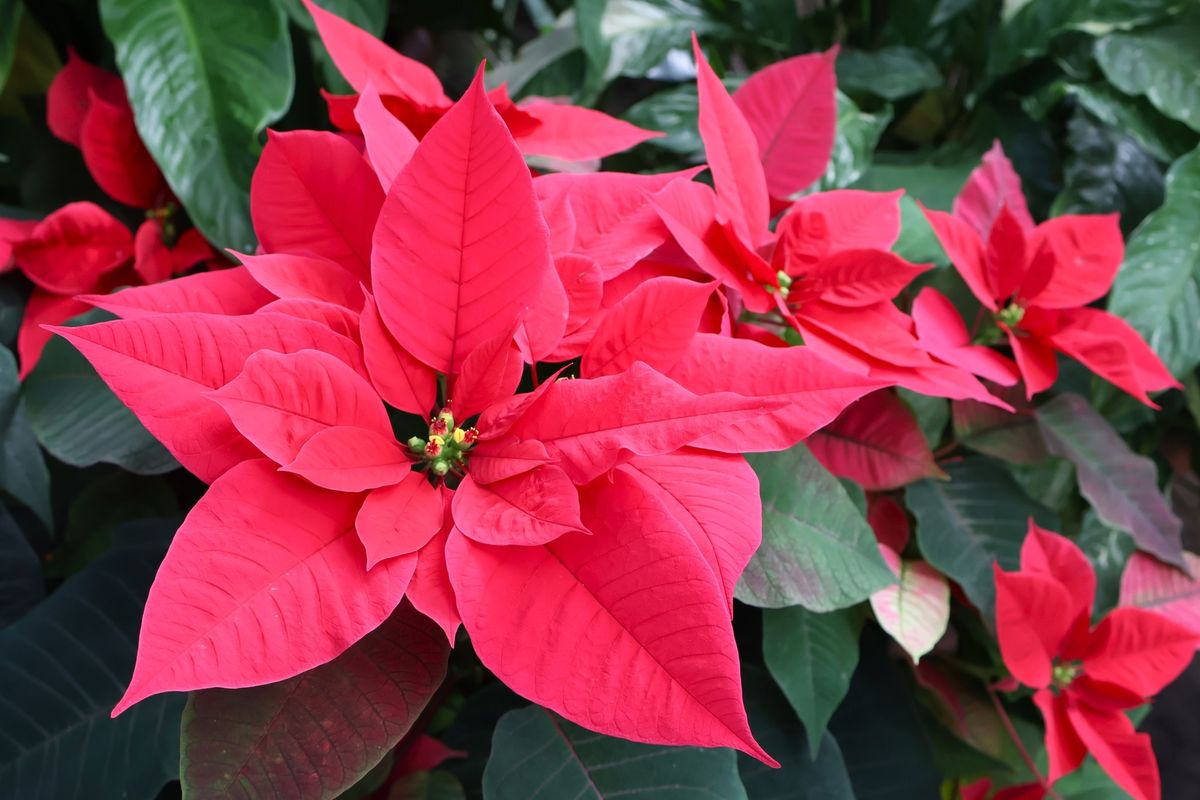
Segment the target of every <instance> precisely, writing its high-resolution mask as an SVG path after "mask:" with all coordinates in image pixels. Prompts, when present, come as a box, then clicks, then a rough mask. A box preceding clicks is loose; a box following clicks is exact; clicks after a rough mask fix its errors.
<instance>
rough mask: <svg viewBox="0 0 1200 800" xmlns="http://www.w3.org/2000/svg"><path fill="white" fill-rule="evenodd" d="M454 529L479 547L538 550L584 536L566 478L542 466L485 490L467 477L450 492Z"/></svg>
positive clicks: (576, 501)
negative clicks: (534, 547)
mask: <svg viewBox="0 0 1200 800" xmlns="http://www.w3.org/2000/svg"><path fill="white" fill-rule="evenodd" d="M452 508H453V512H454V526H455V527H456V528H457V529H458V530H459V531H461V532H462V533H463V534H464V535H466V536H469V537H470V538H471V539H473V540H475V541H476V542H479V543H480V544H494V545H525V546H530V545H540V544H546V543H548V542H552V541H554V540H555V539H557V538H558V537H560V536H562V535H564V534H567V533H587V531H586V530H585V529H584V527H583V523H582V522H580V520H579V492H578V490H577V489H576V488H575V484H573V483H571V479H570V478H568V477H567V473H565V472H563V471H562V470H561V469H559V468H558V467H555V466H552V465H549V464H547V465H543V466H538V467H535V468H533V469H532V470H529V471H527V472H522V473H521V474H519V475H515V476H513V477H511V478H504V479H502V480H498V481H492V482H490V483H488V484H487V485H484V484H480V483H476V482H475V481H474V480H472V479H471V476H469V475H468V476H467V478H466V479H465V480H464V481H463V482H462V484H460V485H459V487H458V489H457V490H456V491H455V492H454V504H453V506H452Z"/></svg>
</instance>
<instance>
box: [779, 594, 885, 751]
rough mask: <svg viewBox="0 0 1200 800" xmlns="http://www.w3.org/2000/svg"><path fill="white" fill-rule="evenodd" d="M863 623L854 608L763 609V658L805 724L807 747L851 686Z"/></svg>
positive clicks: (813, 743) (818, 736)
mask: <svg viewBox="0 0 1200 800" xmlns="http://www.w3.org/2000/svg"><path fill="white" fill-rule="evenodd" d="M862 624H863V613H862V612H861V610H859V609H857V608H851V609H845V610H843V611H830V612H827V613H824V614H817V613H814V612H812V611H808V610H807V609H804V608H801V607H800V606H793V607H792V608H779V609H768V610H766V611H764V612H763V660H764V661H765V662H766V664H767V669H768V670H770V672H771V676H772V677H773V678H774V679H775V682H776V683H777V684H779V688H780V689H782V690H783V693H784V695H785V696H786V697H787V699H788V702H789V703H791V705H792V708H793V709H794V710H795V711H796V714H797V716H799V717H800V721H801V722H803V723H804V730H805V732H806V734H807V736H808V748H809V751H810V752H811V751H814V750H817V749H818V748H819V747H820V745H821V740H822V738H823V737H824V736H825V726H826V725H828V724H829V718H830V717H832V716H833V712H834V710H836V709H837V707H838V705H839V704H840V703H841V702H842V699H843V698H844V697H845V696H846V691H847V690H848V689H849V688H850V678H851V676H852V675H853V674H854V667H855V665H856V664H857V663H858V635H859V632H860V631H861V630H862ZM764 746H765V745H764Z"/></svg>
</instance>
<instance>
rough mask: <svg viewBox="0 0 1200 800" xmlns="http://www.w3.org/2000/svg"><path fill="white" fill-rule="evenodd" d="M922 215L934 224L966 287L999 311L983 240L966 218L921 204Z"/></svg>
mask: <svg viewBox="0 0 1200 800" xmlns="http://www.w3.org/2000/svg"><path fill="white" fill-rule="evenodd" d="M921 210H922V211H923V212H925V219H926V220H928V221H929V225H930V227H932V228H933V232H934V235H936V236H937V239H938V241H939V242H940V243H941V245H942V248H943V249H944V250H945V251H946V255H947V256H949V258H950V263H951V264H953V265H954V268H955V269H956V270H958V274H959V275H961V276H962V279H963V280H964V281H966V284H967V287H968V288H969V289H970V290H971V293H972V294H974V295H975V298H976V299H977V300H979V302H980V303H983V305H984V306H985V307H986V308H989V309H991V310H992V311H998V310H999V309H1000V307H999V306H998V305H997V303H996V300H997V296H996V294H995V292H994V291H993V290H992V286H991V284H990V283H988V276H987V272H986V269H987V257H986V254H985V252H984V248H983V242H984V241H985V240H984V239H982V238H981V237H980V235H979V234H978V233H976V231H975V229H974V228H972V227H971V226H970V225H968V224H967V223H966V222H964V221H962V220H961V219H958V218H957V217H953V216H951V215H950V214H947V213H946V212H944V211H934V210H933V209H931V208H925V207H924V206H921Z"/></svg>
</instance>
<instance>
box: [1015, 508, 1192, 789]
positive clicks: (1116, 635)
mask: <svg viewBox="0 0 1200 800" xmlns="http://www.w3.org/2000/svg"><path fill="white" fill-rule="evenodd" d="M995 576H996V633H997V635H998V637H999V640H1000V652H1001V655H1002V656H1003V658H1004V663H1005V665H1007V666H1008V668H1009V670H1010V671H1011V672H1012V675H1013V677H1014V678H1016V679H1017V680H1018V681H1020V682H1021V683H1022V684H1024V685H1026V686H1029V687H1032V688H1034V689H1036V690H1037V692H1036V693H1035V694H1034V697H1033V699H1034V703H1035V704H1036V705H1037V707H1038V709H1039V710H1040V711H1041V712H1042V716H1043V718H1044V720H1045V723H1046V751H1047V753H1048V755H1049V760H1050V770H1049V775H1048V776H1047V780H1049V781H1050V782H1051V783H1053V782H1054V781H1056V780H1058V779H1059V778H1060V777H1062V776H1063V775H1065V774H1067V773H1069V772H1072V771H1073V770H1075V769H1076V768H1078V767H1079V765H1080V764H1081V763H1082V762H1083V758H1084V756H1085V755H1087V754H1088V753H1091V754H1092V756H1093V757H1094V758H1095V759H1096V761H1098V762H1099V764H1100V766H1101V767H1103V768H1104V770H1105V771H1106V772H1107V773H1108V774H1109V775H1110V776H1111V777H1112V779H1113V780H1114V781H1116V783H1117V784H1118V785H1120V786H1121V788H1123V789H1124V790H1125V791H1127V792H1129V794H1130V796H1132V797H1133V798H1135V800H1158V798H1159V796H1160V787H1159V778H1158V766H1157V763H1156V762H1155V760H1154V752H1153V750H1152V749H1151V747H1150V737H1149V736H1148V735H1146V734H1144V733H1137V732H1136V731H1135V730H1134V728H1133V723H1131V722H1130V720H1129V717H1127V716H1126V715H1125V711H1126V710H1127V709H1130V708H1134V707H1136V706H1140V705H1143V704H1144V703H1146V702H1148V701H1149V700H1150V698H1151V697H1152V696H1153V695H1154V694H1156V693H1157V692H1159V691H1160V690H1161V689H1162V688H1163V687H1164V686H1166V685H1167V684H1168V683H1170V682H1171V681H1172V680H1174V679H1175V677H1176V676H1178V675H1179V673H1181V672H1182V671H1183V670H1184V668H1186V667H1187V665H1188V664H1189V663H1190V662H1191V660H1192V656H1193V655H1194V654H1195V650H1196V646H1197V644H1198V643H1200V636H1198V635H1197V634H1195V633H1194V632H1192V631H1191V630H1189V629H1188V628H1185V627H1183V626H1181V625H1178V624H1176V623H1174V622H1172V621H1171V620H1169V619H1167V618H1166V617H1164V616H1162V615H1160V614H1157V613H1155V612H1153V611H1148V610H1145V609H1141V608H1118V609H1116V610H1114V611H1111V612H1109V613H1108V614H1107V615H1106V616H1105V617H1104V618H1103V619H1102V620H1100V621H1099V623H1098V624H1096V625H1092V624H1091V617H1092V600H1093V596H1094V595H1095V592H1096V575H1095V572H1094V571H1093V569H1092V565H1091V564H1090V563H1089V562H1088V560H1087V557H1086V556H1085V555H1084V554H1083V551H1082V550H1080V549H1079V547H1078V546H1076V545H1075V544H1074V543H1073V542H1072V541H1071V540H1069V539H1067V538H1065V537H1063V536H1060V535H1058V534H1056V533H1051V532H1049V531H1045V530H1042V529H1041V528H1039V527H1038V526H1037V525H1035V524H1034V523H1033V521H1032V520H1031V521H1030V523H1029V532H1028V534H1027V535H1026V537H1025V542H1024V544H1023V546H1022V547H1021V569H1020V570H1019V571H1017V572H1004V571H1002V570H1001V569H1000V568H999V566H997V567H996V570H995Z"/></svg>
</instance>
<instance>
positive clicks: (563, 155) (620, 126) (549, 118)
mask: <svg viewBox="0 0 1200 800" xmlns="http://www.w3.org/2000/svg"><path fill="white" fill-rule="evenodd" d="M519 108H520V109H521V111H523V112H525V113H526V114H528V115H529V116H531V117H533V118H534V119H535V120H537V122H539V123H541V124H539V125H537V126H536V127H533V128H532V129H531V130H529V131H522V132H520V133H519V134H516V138H517V146H518V147H520V148H521V152H522V153H525V154H526V155H536V156H548V157H550V158H557V159H562V160H563V161H587V160H589V159H593V158H604V157H605V156H611V155H612V154H613V153H620V152H621V151H622V150H628V149H629V148H631V147H633V146H635V145H638V144H641V143H642V142H644V141H646V140H647V139H654V138H656V137H659V136H662V135H663V134H661V133H659V132H658V131H647V130H643V129H642V128H639V127H638V126H636V125H631V124H630V123H628V122H626V121H625V120H622V119H617V118H616V117H610V116H609V115H608V114H605V113H603V112H601V111H595V110H593V109H590V108H581V107H580V106H571V105H565V104H562V103H553V102H550V101H549V100H537V99H531V100H525V101H523V102H522V103H521V105H520V106H519Z"/></svg>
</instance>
